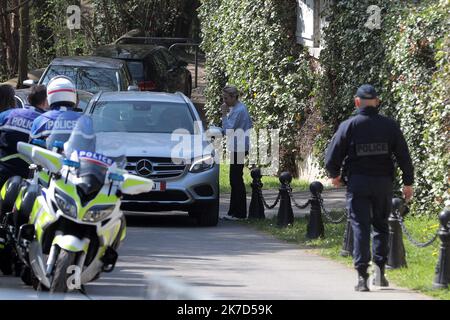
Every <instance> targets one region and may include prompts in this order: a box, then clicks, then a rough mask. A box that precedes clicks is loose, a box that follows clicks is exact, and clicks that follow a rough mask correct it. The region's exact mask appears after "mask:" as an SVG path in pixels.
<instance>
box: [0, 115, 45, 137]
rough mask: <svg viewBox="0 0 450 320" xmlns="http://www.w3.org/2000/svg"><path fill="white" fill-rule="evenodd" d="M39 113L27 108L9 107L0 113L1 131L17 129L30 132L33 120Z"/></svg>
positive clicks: (26, 132)
mask: <svg viewBox="0 0 450 320" xmlns="http://www.w3.org/2000/svg"><path fill="white" fill-rule="evenodd" d="M37 117H39V113H37V112H35V111H33V110H27V109H11V110H8V111H5V112H2V113H1V114H0V130H1V131H18V132H22V133H25V134H30V131H31V127H32V125H33V121H34V120H35V119H36V118H37Z"/></svg>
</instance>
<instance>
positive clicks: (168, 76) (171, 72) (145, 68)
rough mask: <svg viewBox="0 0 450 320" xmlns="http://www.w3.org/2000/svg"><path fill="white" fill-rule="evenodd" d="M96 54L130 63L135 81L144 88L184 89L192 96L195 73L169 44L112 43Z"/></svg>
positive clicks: (182, 90) (175, 90) (100, 48)
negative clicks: (175, 53) (165, 45)
mask: <svg viewBox="0 0 450 320" xmlns="http://www.w3.org/2000/svg"><path fill="white" fill-rule="evenodd" d="M95 55H97V56H101V57H108V58H115V59H121V60H124V61H126V62H127V64H128V69H129V70H130V72H131V75H132V77H133V80H134V81H136V82H137V84H138V86H139V89H140V90H141V91H160V92H177V91H179V92H182V93H184V94H185V95H186V96H188V97H190V96H191V91H192V76H191V73H190V72H189V70H188V69H187V68H186V67H187V65H188V64H187V62H185V61H183V60H181V59H179V58H177V57H176V56H175V55H174V54H172V53H171V52H170V51H169V50H168V49H167V48H166V47H163V46H158V45H152V44H110V45H106V46H102V47H99V48H97V49H96V50H95Z"/></svg>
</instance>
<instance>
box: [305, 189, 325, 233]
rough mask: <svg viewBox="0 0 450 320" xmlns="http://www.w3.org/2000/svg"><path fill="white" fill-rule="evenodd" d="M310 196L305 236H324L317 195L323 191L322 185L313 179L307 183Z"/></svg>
mask: <svg viewBox="0 0 450 320" xmlns="http://www.w3.org/2000/svg"><path fill="white" fill-rule="evenodd" d="M309 190H310V191H311V194H312V198H311V200H310V204H311V209H310V213H309V222H308V226H307V228H306V237H307V238H308V239H317V238H319V237H320V238H323V237H324V236H325V228H324V226H323V220H322V208H321V206H320V201H319V197H320V194H321V193H322V191H323V185H322V184H321V183H320V182H318V181H315V182H313V183H311V184H310V185H309Z"/></svg>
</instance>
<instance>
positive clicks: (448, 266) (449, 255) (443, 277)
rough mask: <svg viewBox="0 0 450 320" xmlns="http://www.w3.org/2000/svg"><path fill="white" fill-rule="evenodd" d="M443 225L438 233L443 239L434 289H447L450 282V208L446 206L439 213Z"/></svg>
mask: <svg viewBox="0 0 450 320" xmlns="http://www.w3.org/2000/svg"><path fill="white" fill-rule="evenodd" d="M439 221H440V223H441V227H440V229H439V232H438V235H439V238H440V239H441V245H440V252H439V260H438V262H437V264H436V271H435V277H434V280H433V289H447V288H448V284H449V283H450V230H449V227H448V223H449V221H450V209H449V208H445V209H444V210H443V211H442V212H441V213H440V214H439Z"/></svg>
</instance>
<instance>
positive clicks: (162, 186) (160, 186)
mask: <svg viewBox="0 0 450 320" xmlns="http://www.w3.org/2000/svg"><path fill="white" fill-rule="evenodd" d="M152 191H166V182H165V181H160V182H154V185H153V189H152Z"/></svg>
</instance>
